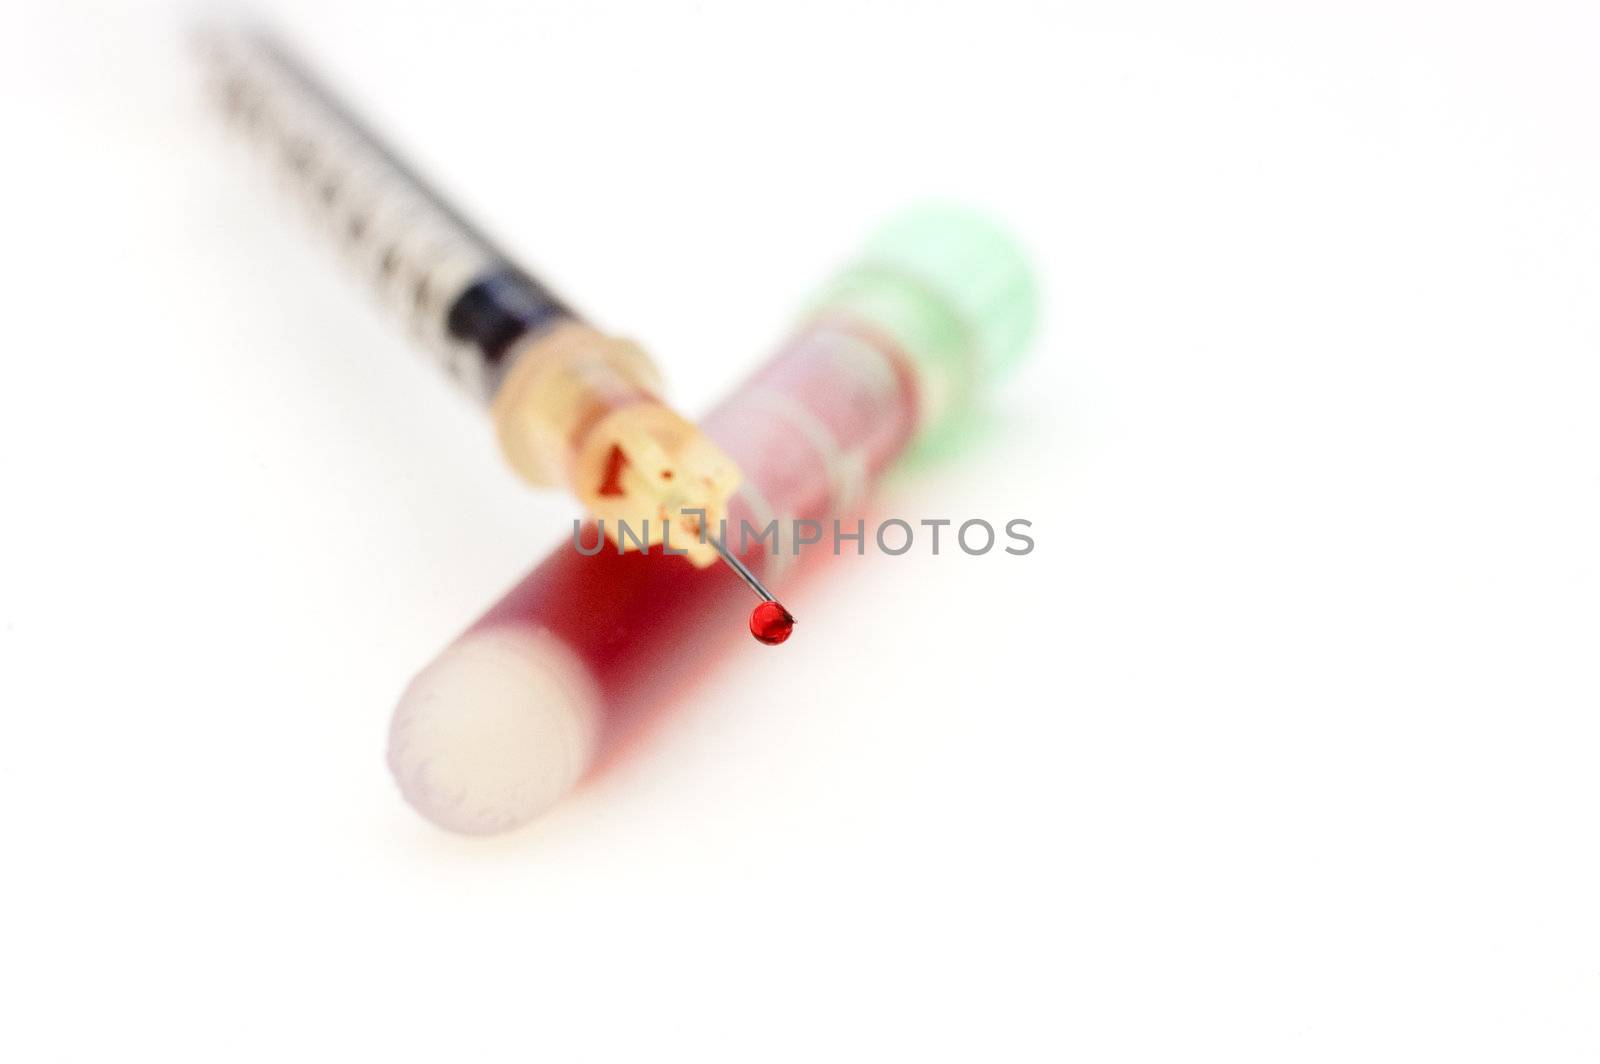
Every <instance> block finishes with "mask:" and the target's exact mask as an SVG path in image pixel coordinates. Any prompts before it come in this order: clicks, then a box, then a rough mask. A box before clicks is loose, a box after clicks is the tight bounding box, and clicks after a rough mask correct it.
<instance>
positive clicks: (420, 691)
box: [390, 319, 918, 832]
mask: <svg viewBox="0 0 1600 1064" xmlns="http://www.w3.org/2000/svg"><path fill="white" fill-rule="evenodd" d="M917 412H918V396H917V394H916V385H915V377H914V370H913V368H912V367H911V365H910V364H909V363H908V362H907V360H906V358H905V356H904V355H903V354H902V352H901V351H900V350H899V349H898V348H897V347H896V346H895V345H894V344H893V343H892V342H891V341H890V340H888V339H887V338H886V337H884V336H882V335H879V334H877V333H875V332H873V331H872V330H870V329H867V328H864V327H862V326H860V325H858V324H855V323H853V322H851V321H848V320H841V319H832V320H826V319H825V320H820V321H817V322H814V323H813V324H812V325H811V326H809V327H808V328H806V329H805V330H803V331H802V332H801V333H800V334H799V335H798V336H796V337H794V338H793V339H792V340H791V341H790V342H789V343H788V344H786V345H785V346H784V347H783V348H781V349H780V350H779V351H778V353H777V354H776V355H775V356H774V357H773V358H772V359H771V360H770V361H769V362H768V363H767V364H766V365H765V366H763V367H762V368H761V369H760V370H758V371H757V372H756V373H755V374H754V375H753V376H752V377H750V378H749V379H748V380H747V381H746V382H745V383H744V384H743V385H741V386H740V387H739V388H738V389H737V390H736V391H735V392H734V393H733V394H732V395H731V396H730V397H728V398H727V399H726V400H725V401H724V402H723V403H722V404H721V405H719V406H718V407H717V408H716V409H715V410H713V411H712V412H711V414H710V415H709V416H707V417H706V418H705V419H704V420H703V421H702V422H701V426H702V428H703V429H704V431H705V433H706V435H707V436H709V437H710V438H711V439H712V440H713V441H714V442H715V443H717V444H718V445H720V446H721V447H722V448H723V449H724V450H725V451H726V453H727V454H728V455H729V456H730V457H731V458H732V459H733V460H734V461H735V462H736V463H738V465H739V467H740V470H741V472H742V473H743V476H744V480H743V483H742V485H741V487H740V489H739V491H738V492H737V493H736V494H735V495H734V497H733V499H732V500H731V501H730V504H729V509H728V528H727V534H726V536H725V539H724V542H725V543H726V545H727V546H728V548H729V550H731V551H732V552H733V553H735V554H736V555H738V556H739V558H740V559H741V560H742V561H743V562H744V563H745V564H746V565H747V566H749V568H750V569H751V571H752V572H754V573H755V574H756V575H757V576H758V577H759V578H760V579H761V580H762V581H763V582H764V583H766V584H767V585H768V586H769V587H778V586H781V585H782V582H783V576H784V571H785V570H786V569H787V568H788V567H789V563H792V562H793V561H794V557H793V554H792V551H793V546H792V538H791V537H792V529H793V521H794V520H796V519H803V520H812V521H819V522H822V523H823V526H824V540H823V542H822V543H820V544H815V545H813V546H811V547H810V548H809V549H810V550H829V549H831V546H830V545H831V539H830V538H828V537H829V536H830V535H831V532H832V526H831V521H832V519H833V518H834V517H835V516H837V515H839V514H841V513H844V512H848V511H849V510H850V509H851V508H853V507H855V506H856V505H858V504H859V503H860V502H861V501H863V500H862V497H863V495H864V493H865V491H866V489H867V488H868V487H869V486H870V485H871V483H872V482H873V481H874V480H876V478H877V477H878V476H879V475H880V474H881V473H882V472H883V471H884V469H885V468H886V467H887V466H888V465H889V464H890V463H891V462H892V461H893V460H894V459H895V458H896V457H897V456H898V455H899V454H900V453H901V452H902V451H903V450H904V449H905V447H906V445H907V443H908V442H909V441H910V439H911V438H912V435H913V434H914V432H915V430H916V427H917V416H918V413H917ZM774 520H776V521H777V522H778V531H779V536H780V537H781V538H780V540H779V543H780V545H781V550H780V552H779V553H778V554H776V555H774V554H771V553H769V547H770V545H771V543H772V539H771V537H770V536H769V537H768V538H766V539H765V540H761V539H758V537H759V536H760V535H761V533H762V532H763V531H764V530H765V529H766V528H767V526H768V524H769V523H770V522H772V521H774ZM745 522H748V524H749V527H750V534H749V535H748V536H745V537H741V532H742V531H743V527H742V526H743V523H745ZM596 535H597V533H596V530H595V529H594V528H593V527H588V528H585V529H584V530H583V533H582V535H581V536H580V537H579V541H580V542H581V544H582V545H583V546H584V548H585V549H589V548H590V547H592V546H593V545H594V544H595V543H596ZM749 608H750V589H749V588H748V587H747V586H746V585H745V583H744V582H743V581H742V580H741V579H740V578H739V576H738V575H737V574H736V573H734V572H732V571H730V570H729V569H728V567H727V566H725V565H721V564H717V565H712V566H709V567H707V568H703V569H702V568H696V567H695V566H694V565H693V564H691V563H690V562H689V561H688V560H687V559H685V558H682V557H676V556H665V555H663V554H662V552H661V550H660V548H656V549H654V550H652V551H650V552H648V553H643V552H640V551H637V550H633V551H628V552H626V553H621V554H619V553H618V552H617V551H616V549H615V547H614V546H613V545H612V544H611V543H609V542H606V543H603V544H602V545H601V549H600V550H599V552H598V553H596V554H593V555H591V556H586V555H584V554H583V553H580V551H579V550H578V549H577V547H576V546H575V545H574V542H573V541H572V540H570V539H569V540H568V541H567V542H565V543H564V544H563V545H562V546H561V547H560V548H558V549H557V550H556V551H555V552H554V553H553V554H551V555H550V556H549V557H548V558H546V559H545V561H544V562H543V563H542V564H540V565H539V567H538V568H536V569H535V570H534V571H533V572H532V573H530V574H529V575H528V576H527V577H525V578H524V579H523V580H522V581H521V582H520V583H519V584H517V585H516V586H515V587H514V588H512V589H511V591H510V592H509V593H508V594H507V595H506V596H505V597H504V598H502V599H501V600H500V601H499V602H498V603H497V604H496V605H495V606H493V607H492V608H491V609H490V610H489V611H488V613H486V614H485V615H484V616H483V617H482V618H481V619H480V620H479V621H477V622H476V623H475V624H474V625H473V626H472V627H471V628H469V629H468V631H467V633H466V634H465V635H463V637H462V638H461V640H458V642H457V643H456V644H454V645H453V646H452V647H451V648H450V649H447V650H446V651H445V653H444V654H443V655H441V656H440V658H439V659H438V660H436V661H435V663H434V664H433V665H432V666H430V667H429V668H428V669H427V670H425V671H424V672H423V673H422V675H420V676H419V677H418V678H417V680H416V681H414V682H413V684H412V686H411V688H410V689H409V690H408V691H407V693H406V695H405V697H404V698H403V699H402V700H401V703H400V706H399V707H398V709H397V711H396V715H395V721H394V726H393V729H392V731H391V740H390V765H391V767H392V768H393V769H394V771H395V774H396V777H397V778H398V780H399V781H400V784H401V788H402V790H403V791H404V792H405V794H406V796H407V798H408V799H409V800H410V801H411V802H412V804H413V805H415V806H416V807H417V808H418V810H419V811H421V812H422V813H423V814H424V815H426V816H428V817H429V818H430V819H433V820H435V821H436V822H438V823H440V824H442V825H444V826H446V827H450V828H452V829H454V830H458V831H467V832H490V831H498V830H502V829H504V828H506V827H509V826H514V825H515V824H517V823H521V822H522V821H524V820H526V819H529V818H531V817H532V816H533V815H536V814H537V813H538V812H540V811H541V810H542V809H543V808H544V807H546V806H547V805H549V804H551V803H552V802H553V801H554V800H555V799H556V798H557V797H559V795H560V793H562V792H564V791H565V790H566V789H567V788H568V787H570V786H571V785H572V783H573V782H574V781H575V779H576V778H577V776H579V775H581V773H582V771H583V770H584V769H586V768H587V766H588V765H589V764H590V763H592V761H593V760H594V759H595V758H597V757H600V756H603V755H604V754H605V752H606V751H607V750H609V749H611V748H613V747H614V746H615V744H616V743H617V742H618V741H619V740H621V739H622V738H623V737H624V736H626V734H627V733H628V731H629V730H630V728H631V727H632V726H633V725H634V724H635V723H637V722H638V720H639V718H640V717H641V716H642V715H643V714H644V713H645V712H647V711H648V710H650V709H651V708H653V707H655V706H657V705H659V704H661V703H662V702H663V701H665V700H667V699H668V698H669V697H670V696H671V695H672V693H673V692H674V691H675V690H676V689H678V688H679V687H680V686H681V684H682V681H683V680H684V679H686V678H687V677H688V676H690V675H691V674H692V673H693V672H694V671H696V670H698V669H700V668H703V667H704V664H705V662H706V660H707V659H708V657H710V656H713V655H715V654H716V653H717V651H718V650H719V649H722V648H724V647H725V646H726V645H727V643H728V642H729V641H731V640H736V639H738V638H741V637H742V633H741V632H740V630H739V629H740V621H741V620H742V619H743V618H744V617H745V616H746V614H747V612H748V611H749ZM453 654H454V655H455V656H456V657H457V658H465V657H466V656H468V655H469V654H471V655H475V659H474V661H472V662H470V663H469V662H464V661H463V662H454V661H452V660H450V659H451V656H452V655H453ZM491 700H493V701H494V707H493V710H492V712H491V710H490V708H488V702H489V701H491ZM480 702H481V703H483V707H482V709H481V713H480V707H479V705H478V703H480ZM524 703H525V704H524ZM551 705H559V707H560V719H559V720H551V721H546V720H543V719H542V718H541V719H535V718H540V715H541V714H545V712H546V710H547V709H548V708H549V707H550V706H551ZM552 712H554V711H552ZM475 715H477V716H481V717H482V718H483V719H481V720H480V719H476V717H475ZM569 717H570V718H572V719H571V720H569V719H568V718H569ZM468 731H475V732H476V736H475V737H474V736H469V735H467V734H465V733H466V732H468ZM535 748H550V749H549V750H543V749H535ZM545 760H549V761H550V763H549V764H546V763H545ZM529 781H532V782H529Z"/></svg>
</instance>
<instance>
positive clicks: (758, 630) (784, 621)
mask: <svg viewBox="0 0 1600 1064" xmlns="http://www.w3.org/2000/svg"><path fill="white" fill-rule="evenodd" d="M793 631H794V616H793V615H792V614H791V613H790V612H789V611H788V610H786V609H784V608H783V607H782V606H780V605H778V604H777V603H776V602H762V603H761V604H760V605H758V606H756V608H755V609H753V610H751V611H750V634H751V635H753V636H755V637H756V639H758V640H760V641H761V642H763V643H765V644H767V646H769V647H775V646H777V645H778V644H779V643H781V642H783V641H784V640H785V639H788V638H789V633H790V632H793Z"/></svg>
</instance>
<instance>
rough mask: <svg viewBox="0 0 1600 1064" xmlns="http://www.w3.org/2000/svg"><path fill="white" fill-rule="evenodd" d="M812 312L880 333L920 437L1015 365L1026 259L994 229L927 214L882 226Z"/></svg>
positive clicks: (1025, 309) (956, 213)
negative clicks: (906, 371)
mask: <svg viewBox="0 0 1600 1064" xmlns="http://www.w3.org/2000/svg"><path fill="white" fill-rule="evenodd" d="M819 304H820V308H819V309H823V310H827V311H831V312H836V313H843V314H846V315H848V316H851V317H854V318H857V319H858V320H861V321H863V322H865V323H866V324H868V325H870V326H872V327H874V328H876V329H879V330H882V331H883V332H885V333H887V334H888V335H889V336H891V337H893V338H894V339H895V340H896V342H897V343H898V344H899V345H900V346H901V348H902V349H903V350H904V351H905V352H906V353H907V354H908V355H909V356H910V357H911V359H912V361H913V362H914V363H915V364H916V367H917V373H918V377H919V378H920V383H921V393H922V396H921V397H922V403H923V410H922V419H921V420H922V427H923V429H924V430H927V429H930V428H933V427H934V426H936V425H937V424H938V423H940V422H942V421H944V420H945V419H946V417H947V416H948V415H949V414H950V413H951V412H953V411H954V410H956V409H958V408H960V407H961V406H963V405H965V404H966V403H967V402H968V401H969V400H970V399H971V396H972V394H973V393H974V392H975V391H976V390H977V389H978V388H979V387H981V386H982V385H984V384H985V383H988V382H990V381H993V380H994V379H995V378H996V377H998V376H1000V375H1001V374H1003V373H1004V372H1005V371H1007V370H1008V369H1010V368H1012V367H1013V366H1014V365H1016V363H1017V362H1018V361H1019V359H1020V358H1021V356H1022V354H1023V352H1024V351H1025V350H1026V348H1027V345H1028V340H1029V338H1030V337H1031V336H1032V334H1033V329H1034V318H1035V312H1036V308H1037V304H1038V299H1037V295H1036V290H1035V287H1034V282H1033V275H1032V272H1031V271H1030V270H1029V268H1028V263H1027V259H1026V258H1025V257H1024V256H1023V254H1022V252H1021V250H1020V249H1019V248H1018V247H1017V245H1016V243H1015V242H1013V241H1012V239H1011V238H1010V237H1009V236H1008V235H1007V234H1006V233H1005V232H1004V231H1003V230H1001V229H1000V228H999V226H997V225H996V224H995V223H994V222H992V221H990V220H989V219H987V218H985V217H984V216H983V215H980V214H977V213H975V212H973V211H969V210H963V209H960V208H951V207H933V208H920V209H917V210H912V211H907V212H906V213H904V214H900V215H897V216H896V217H894V218H892V219H890V220H889V222H888V223H887V224H886V225H884V226H883V227H882V228H880V229H879V230H878V231H877V232H876V233H875V234H874V235H873V236H872V238H871V239H870V240H868V241H867V244H866V246H865V247H864V248H863V249H862V252H861V254H860V255H859V256H857V258H856V259H855V261H854V262H853V263H852V264H851V265H850V266H849V267H847V268H846V269H845V270H843V271H842V272H840V273H839V274H838V275H837V276H836V277H835V278H834V279H833V281H832V282H831V283H830V284H829V285H828V286H827V287H826V288H824V290H823V292H822V295H821V299H820V300H819Z"/></svg>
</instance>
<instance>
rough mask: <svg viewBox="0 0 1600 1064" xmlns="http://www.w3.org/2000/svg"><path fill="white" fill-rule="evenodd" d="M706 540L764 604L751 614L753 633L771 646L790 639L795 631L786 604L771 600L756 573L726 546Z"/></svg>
mask: <svg viewBox="0 0 1600 1064" xmlns="http://www.w3.org/2000/svg"><path fill="white" fill-rule="evenodd" d="M706 539H707V540H709V541H710V543H711V545H712V546H713V547H715V548H717V553H718V554H720V555H721V556H722V560H723V561H725V562H727V563H728V566H729V567H730V568H731V569H732V570H733V571H734V572H736V573H738V574H739V576H740V577H742V578H743V580H744V582H745V583H747V584H749V585H750V589H751V590H752V591H754V592H755V593H756V594H758V595H760V596H761V602H760V603H759V604H758V605H757V606H756V608H755V609H753V610H751V611H750V634H751V635H753V636H755V637H756V639H757V640H759V641H760V642H763V643H765V644H767V645H768V646H777V645H778V644H779V643H781V642H783V641H784V640H785V639H788V638H789V634H790V633H791V632H793V631H794V614H792V613H790V612H789V611H788V610H786V609H784V608H783V604H782V603H781V602H779V601H778V600H777V599H775V598H773V597H772V592H770V591H768V590H767V588H766V585H765V584H763V583H762V582H761V581H760V580H758V579H756V574H755V573H752V572H751V571H750V567H749V566H747V565H745V563H744V562H742V561H740V560H739V559H738V558H736V557H734V555H733V552H732V551H730V550H729V549H728V548H727V547H726V546H724V545H723V542H722V540H720V539H718V538H717V537H716V536H712V535H709V534H708V535H707V536H706Z"/></svg>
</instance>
